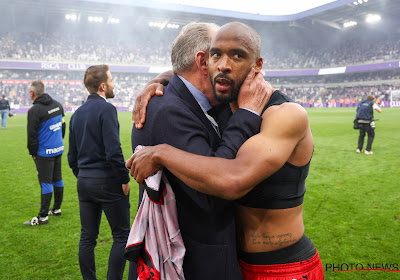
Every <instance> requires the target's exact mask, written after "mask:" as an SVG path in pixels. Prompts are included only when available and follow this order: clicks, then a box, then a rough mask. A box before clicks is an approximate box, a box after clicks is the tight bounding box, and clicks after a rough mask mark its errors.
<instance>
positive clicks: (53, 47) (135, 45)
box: [0, 32, 400, 69]
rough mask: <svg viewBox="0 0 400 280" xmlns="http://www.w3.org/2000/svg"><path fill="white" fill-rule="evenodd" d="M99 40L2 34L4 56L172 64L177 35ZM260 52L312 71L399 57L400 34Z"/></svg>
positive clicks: (275, 63)
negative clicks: (154, 39) (174, 40)
mask: <svg viewBox="0 0 400 280" xmlns="http://www.w3.org/2000/svg"><path fill="white" fill-rule="evenodd" d="M160 36H163V35H160ZM382 36H383V35H382ZM99 40H100V41H99ZM99 40H96V41H93V42H92V41H91V40H87V39H86V40H84V39H82V38H80V37H79V36H78V35H76V34H56V33H55V34H42V33H37V34H32V33H29V34H26V33H17V32H9V33H7V34H2V35H0V59H12V60H40V61H57V62H61V61H75V62H84V63H108V64H146V65H170V64H171V63H170V55H171V45H172V41H173V36H167V35H165V37H162V38H161V39H160V40H158V41H148V40H133V41H121V40H118V38H114V39H110V38H107V39H105V40H104V41H101V39H99ZM261 54H262V56H263V57H264V68H265V69H309V68H323V67H335V66H345V65H352V64H363V63H366V62H378V61H390V60H393V59H399V57H400V37H388V38H386V39H385V38H383V39H382V38H380V40H376V38H374V39H373V40H371V39H368V38H365V39H346V40H341V41H338V42H335V43H329V44H325V45H321V46H318V47H314V48H310V47H308V44H298V45H291V44H287V45H283V44H272V45H271V44H264V45H263V49H262V50H261Z"/></svg>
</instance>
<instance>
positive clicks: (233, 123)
mask: <svg viewBox="0 0 400 280" xmlns="http://www.w3.org/2000/svg"><path fill="white" fill-rule="evenodd" d="M261 121H262V118H261V117H260V116H257V115H256V114H254V113H251V112H249V111H247V110H244V109H239V110H238V111H237V112H236V113H235V114H234V115H233V116H232V117H231V119H230V120H229V123H228V126H227V128H226V129H225V131H224V133H223V135H222V141H221V145H220V146H219V148H218V149H217V150H216V151H213V149H212V147H211V146H210V140H209V138H210V135H209V133H208V131H207V129H206V128H205V126H204V124H203V123H201V121H200V120H199V119H198V118H197V117H196V116H194V115H193V114H188V113H187V112H185V111H184V110H182V109H181V108H176V107H172V106H169V107H165V108H164V109H163V110H160V111H159V113H158V115H157V116H156V119H155V121H154V127H153V128H152V129H156V130H155V131H158V133H152V135H153V139H152V141H151V142H152V143H154V144H161V143H167V144H170V145H172V146H174V147H176V148H179V149H182V150H185V151H188V152H191V153H194V154H199V155H204V156H215V157H222V158H228V159H232V158H235V156H236V153H237V151H238V150H239V148H240V147H241V146H242V144H243V143H244V142H245V141H246V140H247V139H249V138H250V137H252V136H253V135H255V134H257V133H259V132H260V127H261ZM177 135H179V136H177Z"/></svg>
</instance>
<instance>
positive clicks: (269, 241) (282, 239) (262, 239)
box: [251, 232, 297, 247]
mask: <svg viewBox="0 0 400 280" xmlns="http://www.w3.org/2000/svg"><path fill="white" fill-rule="evenodd" d="M251 238H252V240H251V243H252V244H259V245H269V246H270V247H275V246H279V247H283V246H285V245H286V244H292V243H295V242H296V241H297V239H296V238H292V234H291V233H290V232H288V233H284V234H278V235H267V234H265V233H261V234H260V233H253V234H252V235H251Z"/></svg>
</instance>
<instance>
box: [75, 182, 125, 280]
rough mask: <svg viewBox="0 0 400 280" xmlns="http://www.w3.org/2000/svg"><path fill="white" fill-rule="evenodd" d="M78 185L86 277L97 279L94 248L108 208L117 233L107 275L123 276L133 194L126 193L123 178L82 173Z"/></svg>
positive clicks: (81, 253)
mask: <svg viewBox="0 0 400 280" xmlns="http://www.w3.org/2000/svg"><path fill="white" fill-rule="evenodd" d="M77 188H78V198H79V212H80V217H81V239H80V242H79V265H80V269H81V273H82V277H83V279H97V278H96V267H95V257H94V248H95V246H96V244H97V241H96V240H97V236H98V234H99V228H100V221H101V214H102V211H104V213H105V215H106V217H107V220H108V223H109V225H110V228H111V232H112V236H113V245H112V247H111V251H110V255H109V259H108V271H107V279H122V277H123V274H124V269H125V264H126V260H125V258H124V252H125V246H126V242H127V240H128V236H129V231H130V211H129V210H130V203H129V196H128V195H124V193H123V191H122V186H121V183H120V180H119V178H85V177H80V176H78V183H77Z"/></svg>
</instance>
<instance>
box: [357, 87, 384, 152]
mask: <svg viewBox="0 0 400 280" xmlns="http://www.w3.org/2000/svg"><path fill="white" fill-rule="evenodd" d="M374 101H375V96H373V95H371V94H370V95H368V96H367V99H366V100H363V101H361V102H360V104H358V107H357V115H356V119H357V122H358V127H359V129H360V135H359V137H358V148H357V150H356V152H357V153H361V151H362V149H363V146H364V138H365V133H367V134H368V142H367V147H366V148H365V151H364V153H365V154H366V155H372V154H373V152H372V151H371V149H372V142H373V141H374V138H375V122H374V110H376V111H377V112H379V113H381V112H382V109H381V108H380V107H379V106H378V104H376V103H375V102H374Z"/></svg>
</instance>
